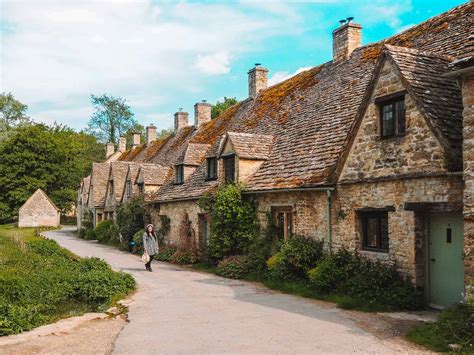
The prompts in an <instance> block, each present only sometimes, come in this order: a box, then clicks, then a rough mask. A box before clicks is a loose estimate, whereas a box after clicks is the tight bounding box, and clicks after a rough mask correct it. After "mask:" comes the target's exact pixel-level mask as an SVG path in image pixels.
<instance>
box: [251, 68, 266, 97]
mask: <svg viewBox="0 0 474 355" xmlns="http://www.w3.org/2000/svg"><path fill="white" fill-rule="evenodd" d="M260 65H261V64H260V63H255V68H252V69H250V70H249V72H248V73H247V74H248V77H249V78H248V80H249V97H250V98H252V99H255V98H256V97H257V96H258V93H259V92H260V91H262V90H265V89H266V88H267V86H268V78H267V74H268V69H267V68H264V67H261V66H260Z"/></svg>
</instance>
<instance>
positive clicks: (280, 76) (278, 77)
mask: <svg viewBox="0 0 474 355" xmlns="http://www.w3.org/2000/svg"><path fill="white" fill-rule="evenodd" d="M308 69H311V67H301V68H298V69H296V71H295V72H294V73H292V74H289V73H288V72H286V71H277V72H276V73H275V74H273V75H272V76H271V78H270V79H268V85H269V86H272V85H275V84H278V83H281V82H282V81H285V80H286V79H289V78H291V77H292V76H295V75H296V74H299V73H301V72H304V71H306V70H308Z"/></svg>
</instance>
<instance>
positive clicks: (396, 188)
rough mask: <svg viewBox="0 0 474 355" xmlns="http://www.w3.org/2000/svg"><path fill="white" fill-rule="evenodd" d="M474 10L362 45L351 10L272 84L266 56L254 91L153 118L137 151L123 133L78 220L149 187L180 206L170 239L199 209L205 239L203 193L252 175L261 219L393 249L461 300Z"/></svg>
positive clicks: (151, 194)
mask: <svg viewBox="0 0 474 355" xmlns="http://www.w3.org/2000/svg"><path fill="white" fill-rule="evenodd" d="M472 10H473V4H472V3H467V4H464V5H461V6H458V7H456V8H453V9H452V10H450V11H448V12H446V13H443V14H441V15H439V16H436V17H434V18H431V19H429V20H428V21H425V22H423V23H421V24H419V25H417V26H414V27H412V28H410V29H409V30H407V31H405V32H403V33H401V34H398V35H396V36H393V37H390V38H387V39H385V40H383V41H380V42H377V43H373V44H369V45H365V46H362V45H361V36H362V34H361V32H362V27H361V26H360V25H358V24H355V23H353V22H351V21H348V22H346V23H343V24H342V25H341V26H340V27H338V28H337V29H336V30H334V31H333V59H332V60H331V61H329V62H327V63H324V64H322V65H319V66H317V67H314V68H312V69H310V70H308V71H305V72H302V73H301V74H299V75H296V76H294V77H292V78H290V79H288V80H286V81H284V82H282V83H279V84H277V85H274V86H272V87H267V72H268V70H267V69H265V68H263V67H262V66H260V65H256V66H255V67H254V68H252V69H251V70H250V71H249V72H248V89H249V97H248V98H247V99H245V100H243V101H241V102H239V103H238V104H236V105H235V106H233V107H231V108H229V109H228V110H226V111H225V112H223V113H222V114H221V115H220V116H219V117H218V118H216V119H214V120H211V114H210V113H211V106H210V105H209V104H208V103H205V102H201V103H197V104H196V105H195V106H194V109H195V112H194V125H189V122H188V113H186V112H177V113H176V114H175V115H174V133H173V134H172V135H171V136H170V137H168V138H166V139H163V140H157V139H156V127H154V126H153V125H150V126H149V127H147V130H146V142H145V143H144V144H141V142H140V138H139V135H135V136H134V137H133V143H132V145H133V147H132V148H131V149H129V150H126V145H125V140H124V138H120V141H119V145H118V151H116V152H114V146H113V144H109V145H107V159H106V161H105V162H101V163H94V164H93V168H92V173H91V175H90V176H88V177H86V178H84V180H83V183H82V186H81V189H80V194H79V210H78V212H79V214H78V222H79V223H80V220H81V211H82V210H84V209H85V208H88V209H90V210H92V211H93V214H94V219H95V223H97V222H99V221H101V220H102V219H111V218H114V211H115V209H116V207H117V205H119V204H121V203H124V202H125V201H127V200H128V199H130V198H131V197H132V196H135V195H137V194H140V193H144V194H145V195H146V200H147V202H148V203H149V206H150V210H151V215H152V219H153V222H154V223H155V224H156V225H159V224H160V220H161V218H160V216H167V217H168V218H170V220H171V222H170V232H169V238H170V241H176V240H177V239H178V234H179V229H180V228H179V226H180V224H181V223H182V221H183V218H184V215H185V214H188V215H189V219H190V221H191V226H192V228H193V229H194V230H195V232H196V235H198V236H199V242H200V243H205V242H206V238H207V233H208V231H209V223H210V221H209V218H208V216H207V215H206V214H205V213H203V211H201V210H200V208H199V207H198V205H197V199H199V197H200V196H202V195H203V193H205V192H206V191H210V190H212V189H215V188H216V187H217V186H219V185H222V184H223V183H225V182H226V181H239V182H244V183H245V185H246V193H249V194H254V195H255V197H256V200H257V202H258V212H259V218H260V219H261V221H262V224H264V223H265V221H266V218H265V216H266V215H267V212H271V213H272V215H273V217H274V218H275V221H276V222H277V224H278V226H279V228H280V231H281V233H282V234H283V235H284V237H285V238H288V237H290V236H291V235H292V234H299V235H305V236H308V237H313V238H317V239H322V240H325V244H326V247H328V248H333V249H337V248H339V247H342V246H344V247H346V248H348V249H351V250H357V251H358V252H360V253H362V254H364V255H367V256H369V257H372V258H377V259H380V260H383V261H387V262H389V261H393V262H396V264H397V265H398V267H399V268H400V270H402V271H403V272H405V273H407V274H409V275H410V276H411V277H412V279H413V281H414V282H415V283H416V284H417V285H418V286H420V287H423V289H424V290H425V294H426V300H427V302H428V303H429V304H430V305H432V306H434V307H442V306H445V305H448V304H450V303H452V302H454V301H458V300H460V299H461V297H462V296H461V294H462V293H463V292H464V291H465V286H467V285H468V283H469V277H472V274H473V272H474V260H473V258H474V235H473V234H474V228H473V218H474V151H473V149H472V147H473V145H474V119H473V103H474V97H473V91H474V90H473V83H474V81H473V78H472V76H473V71H472V63H473V60H472V49H473V41H472V39H473V37H472V30H471V29H472V28H473V26H472V23H471V22H472V18H473V17H472ZM463 102H464V108H463ZM463 109H464V111H463ZM463 112H464V117H463ZM463 135H464V140H463ZM463 142H464V143H463ZM463 164H464V173H463ZM463 249H464V254H463Z"/></svg>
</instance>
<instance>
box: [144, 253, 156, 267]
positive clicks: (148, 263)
mask: <svg viewBox="0 0 474 355" xmlns="http://www.w3.org/2000/svg"><path fill="white" fill-rule="evenodd" d="M154 256H155V255H150V261H149V262H147V263H146V264H145V267H146V268H147V269H148V268H149V267H150V266H151V262H152V261H153V257H154Z"/></svg>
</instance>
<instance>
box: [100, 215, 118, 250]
mask: <svg viewBox="0 0 474 355" xmlns="http://www.w3.org/2000/svg"><path fill="white" fill-rule="evenodd" d="M94 232H95V235H96V237H97V240H98V241H99V243H104V244H119V243H120V236H119V230H118V227H117V225H116V224H114V222H113V221H110V220H107V221H102V222H100V223H99V224H98V225H97V227H96V228H95V230H94Z"/></svg>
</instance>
